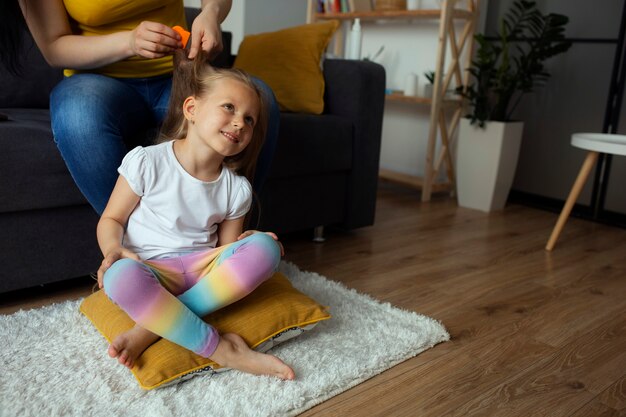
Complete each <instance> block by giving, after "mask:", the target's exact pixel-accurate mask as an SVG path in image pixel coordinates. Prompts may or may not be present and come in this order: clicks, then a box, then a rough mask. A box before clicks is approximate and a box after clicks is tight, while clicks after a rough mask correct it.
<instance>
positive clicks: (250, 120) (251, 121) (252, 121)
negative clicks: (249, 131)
mask: <svg viewBox="0 0 626 417" xmlns="http://www.w3.org/2000/svg"><path fill="white" fill-rule="evenodd" d="M245 120H246V123H247V124H248V125H249V126H254V118H253V117H251V116H247V117H246V119H245Z"/></svg>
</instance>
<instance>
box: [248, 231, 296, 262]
mask: <svg viewBox="0 0 626 417" xmlns="http://www.w3.org/2000/svg"><path fill="white" fill-rule="evenodd" d="M255 233H265V234H266V235H269V236H271V237H272V239H274V240H275V241H276V243H277V244H278V247H279V248H280V256H285V248H284V247H283V244H282V243H280V240H278V236H276V233H274V232H261V231H259V230H246V231H245V232H243V233H242V234H240V235H239V237H238V238H237V240H241V239H245V238H247V237H248V236H252V235H253V234H255Z"/></svg>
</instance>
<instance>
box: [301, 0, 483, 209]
mask: <svg viewBox="0 0 626 417" xmlns="http://www.w3.org/2000/svg"><path fill="white" fill-rule="evenodd" d="M457 3H465V4H466V9H458V8H455V4H457ZM479 3H480V0H442V2H441V9H422V10H393V11H390V10H385V11H376V10H375V11H369V12H351V13H318V12H317V11H316V2H315V1H314V0H308V12H307V21H308V22H314V21H316V20H330V19H338V20H342V21H348V20H353V19H355V18H359V19H361V20H362V21H375V22H376V21H382V22H384V20H385V19H393V20H402V19H404V20H407V19H408V20H410V21H411V22H413V21H419V20H421V19H439V36H438V47H437V56H436V65H435V82H434V85H433V96H432V98H428V97H408V96H404V95H402V94H391V95H388V96H387V97H386V100H388V101H393V102H402V103H408V104H423V105H430V106H431V109H430V127H429V133H428V146H427V150H426V163H425V167H424V177H423V178H421V177H415V176H410V175H407V174H403V173H397V172H394V171H391V170H386V169H381V170H380V176H381V178H384V179H388V180H391V181H397V182H400V183H402V184H405V185H409V186H413V187H415V188H418V189H421V192H422V201H424V202H426V201H430V198H431V194H432V193H433V192H441V191H454V188H455V183H454V179H455V174H454V165H453V161H452V155H451V152H450V149H451V146H452V140H453V139H454V138H455V133H456V129H457V128H458V124H459V120H460V118H461V115H462V112H463V101H462V100H461V99H460V98H459V99H451V98H448V97H446V96H445V92H446V91H448V90H449V89H450V84H451V82H452V78H454V81H455V85H456V86H461V85H464V86H465V85H467V83H468V80H469V72H468V71H466V70H464V68H468V67H469V66H470V62H471V58H472V55H473V47H474V42H473V37H474V31H475V29H476V23H477V20H478V12H479V10H478V7H479ZM455 19H459V20H465V23H464V25H463V29H462V31H461V32H459V33H457V30H456V28H455V25H454V20H455ZM342 26H343V25H342ZM336 37H337V39H338V40H343V39H344V33H343V28H342V27H340V28H339V29H338V31H337V35H336ZM448 46H449V47H450V56H451V59H450V62H448V63H446V62H445V61H446V48H447V47H448ZM463 52H465V59H464V62H461V54H462V53H463ZM335 54H336V55H338V56H341V55H343V42H341V41H337V42H335ZM446 64H447V65H446ZM442 74H445V75H446V76H445V79H444V77H442ZM437 134H439V137H438V135H437ZM438 139H439V140H440V141H441V148H440V151H439V154H438V155H435V152H436V147H437V146H436V145H437V141H438ZM444 167H445V174H446V177H447V178H446V180H445V181H443V182H435V180H436V178H437V176H438V175H439V172H441V170H442V169H443V168H444Z"/></svg>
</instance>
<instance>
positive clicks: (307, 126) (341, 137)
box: [269, 113, 353, 178]
mask: <svg viewBox="0 0 626 417" xmlns="http://www.w3.org/2000/svg"><path fill="white" fill-rule="evenodd" d="M352 130H353V126H352V123H351V122H350V120H348V119H345V118H342V117H338V116H332V115H321V116H316V115H310V114H298V113H281V115H280V135H279V138H278V145H277V147H276V153H275V155H274V160H273V161H272V167H271V169H270V173H269V178H284V177H291V176H302V175H320V174H323V173H328V172H336V171H348V170H350V168H351V167H352V149H353V144H352V140H353V134H352Z"/></svg>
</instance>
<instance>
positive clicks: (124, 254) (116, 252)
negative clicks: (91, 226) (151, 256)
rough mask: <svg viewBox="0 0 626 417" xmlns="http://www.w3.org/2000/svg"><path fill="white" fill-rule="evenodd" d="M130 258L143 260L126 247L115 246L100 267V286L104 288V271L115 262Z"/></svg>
mask: <svg viewBox="0 0 626 417" xmlns="http://www.w3.org/2000/svg"><path fill="white" fill-rule="evenodd" d="M122 258H129V259H134V260H136V261H139V260H141V259H140V258H139V256H137V254H136V253H134V252H131V251H129V250H128V249H126V248H124V247H119V248H115V249H113V250H111V251H109V253H107V254H106V255H105V257H104V259H103V260H102V263H101V264H100V268H98V288H102V279H103V278H104V273H105V272H106V271H107V269H109V268H110V267H111V265H113V264H114V263H115V261H117V260H119V259H122Z"/></svg>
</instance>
